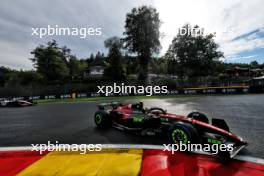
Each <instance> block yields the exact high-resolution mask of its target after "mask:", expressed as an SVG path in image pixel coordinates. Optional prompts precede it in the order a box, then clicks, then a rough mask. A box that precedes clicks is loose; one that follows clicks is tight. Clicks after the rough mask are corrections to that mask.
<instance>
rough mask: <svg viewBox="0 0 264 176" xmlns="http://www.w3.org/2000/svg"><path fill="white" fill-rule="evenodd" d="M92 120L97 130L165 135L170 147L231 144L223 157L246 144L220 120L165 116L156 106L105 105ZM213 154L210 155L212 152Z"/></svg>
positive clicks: (195, 114) (138, 104)
mask: <svg viewBox="0 0 264 176" xmlns="http://www.w3.org/2000/svg"><path fill="white" fill-rule="evenodd" d="M98 108H99V110H98V111H96V112H95V115H94V121H95V124H96V125H97V127H98V128H108V127H111V126H112V127H115V128H117V129H119V130H124V131H132V132H135V133H136V134H140V135H143V136H144V135H150V136H158V135H160V136H164V137H166V139H167V140H168V142H169V143H170V144H179V143H183V144H187V143H188V144H189V143H190V144H191V143H193V144H201V145H204V144H207V145H220V144H225V145H228V144H231V145H232V146H233V147H232V151H226V152H218V153H217V155H218V156H220V157H223V158H233V157H234V156H235V155H236V154H237V153H238V152H239V151H240V150H241V149H242V148H244V147H245V146H246V145H247V142H246V141H244V140H243V139H242V138H241V137H239V136H237V135H235V134H233V133H231V132H230V130H229V127H228V126H227V124H226V122H225V121H224V120H222V119H212V123H211V124H210V123H209V119H208V118H207V116H206V115H205V114H203V113H200V112H192V113H190V114H189V115H188V116H182V115H176V114H171V113H167V112H166V110H164V109H162V108H159V107H152V108H150V109H147V108H144V107H143V103H142V102H139V103H135V104H121V103H105V104H99V105H98ZM211 153H212V152H211Z"/></svg>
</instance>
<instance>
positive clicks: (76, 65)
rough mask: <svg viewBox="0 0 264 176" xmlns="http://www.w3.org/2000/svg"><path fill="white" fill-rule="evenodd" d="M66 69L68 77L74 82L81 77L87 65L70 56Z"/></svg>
mask: <svg viewBox="0 0 264 176" xmlns="http://www.w3.org/2000/svg"><path fill="white" fill-rule="evenodd" d="M68 67H69V74H70V77H71V79H72V80H74V79H78V78H82V77H83V74H84V71H85V69H86V68H87V63H86V62H82V61H80V60H78V59H77V58H76V57H75V56H70V59H69V62H68Z"/></svg>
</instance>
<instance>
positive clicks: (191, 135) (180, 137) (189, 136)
mask: <svg viewBox="0 0 264 176" xmlns="http://www.w3.org/2000/svg"><path fill="white" fill-rule="evenodd" d="M168 133H169V134H168V135H169V141H170V143H171V144H180V143H182V144H188V142H189V143H196V142H198V141H199V135H198V132H197V130H196V129H195V128H194V127H193V126H192V125H191V124H188V123H182V122H178V123H175V124H173V125H172V126H171V127H170V128H169V130H168Z"/></svg>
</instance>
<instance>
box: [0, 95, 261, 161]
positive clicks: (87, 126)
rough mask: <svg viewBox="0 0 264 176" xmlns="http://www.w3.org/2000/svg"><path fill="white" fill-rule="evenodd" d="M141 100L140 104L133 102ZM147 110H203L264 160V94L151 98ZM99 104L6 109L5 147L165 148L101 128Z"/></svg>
mask: <svg viewBox="0 0 264 176" xmlns="http://www.w3.org/2000/svg"><path fill="white" fill-rule="evenodd" d="M133 101H135V100H133ZM144 103H145V106H147V107H150V106H159V107H162V108H164V109H167V110H168V112H172V113H176V114H183V115H187V114H188V113H189V112H190V111H192V110H199V111H202V112H205V113H206V114H208V116H209V117H212V116H213V117H219V118H223V119H225V120H226V122H227V123H228V124H229V127H230V129H231V131H232V132H234V133H235V134H238V135H240V136H241V137H243V138H244V139H245V140H247V141H248V142H249V146H247V148H246V149H244V150H242V151H241V152H240V154H242V155H251V156H254V157H259V158H264V149H263V144H264V130H263V127H264V95H241V96H201V97H186V98H168V99H148V100H145V101H144ZM97 104H98V102H80V103H64V104H42V105H37V106H33V107H26V108H1V109H0V146H1V147H3V146H28V145H30V144H42V143H44V144H46V143H47V141H51V142H54V143H55V141H59V143H67V144H68V143H69V144H75V143H77V144H82V143H86V144H89V143H103V144H110V143H111V144H121V143H126V144H163V143H164V142H165V141H164V140H163V139H161V138H157V137H140V136H136V135H134V134H129V133H125V132H122V131H118V130H116V129H108V130H98V129H97V128H96V127H95V124H94V121H93V114H94V112H95V111H96V110H97Z"/></svg>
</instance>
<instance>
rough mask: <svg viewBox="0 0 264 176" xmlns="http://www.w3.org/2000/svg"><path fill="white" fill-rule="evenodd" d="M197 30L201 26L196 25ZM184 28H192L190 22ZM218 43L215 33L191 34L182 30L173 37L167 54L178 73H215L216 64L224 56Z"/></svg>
mask: <svg viewBox="0 0 264 176" xmlns="http://www.w3.org/2000/svg"><path fill="white" fill-rule="evenodd" d="M194 28H195V29H196V31H201V30H199V29H200V28H199V26H197V25H196V26H195V27H194ZM182 29H186V31H187V30H190V29H192V28H191V26H190V25H189V24H187V25H185V26H183V28H182ZM218 47H219V46H218V45H217V44H216V43H215V41H214V35H213V34H208V35H203V34H202V33H195V35H194V34H190V33H188V32H186V33H185V34H181V33H180V32H179V33H178V34H177V36H176V37H175V38H174V39H173V41H172V44H171V45H170V47H169V49H168V51H167V53H166V55H167V57H168V58H169V59H170V60H171V61H172V62H173V63H174V64H175V63H176V68H175V70H176V73H177V74H178V75H179V76H180V77H182V76H188V77H200V76H208V75H212V74H214V69H215V67H216V64H219V59H220V58H221V57H223V53H222V52H220V51H217V49H218Z"/></svg>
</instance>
